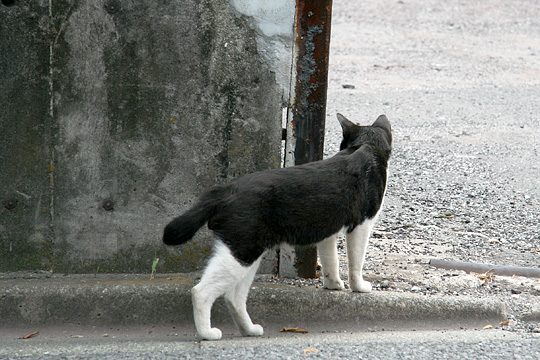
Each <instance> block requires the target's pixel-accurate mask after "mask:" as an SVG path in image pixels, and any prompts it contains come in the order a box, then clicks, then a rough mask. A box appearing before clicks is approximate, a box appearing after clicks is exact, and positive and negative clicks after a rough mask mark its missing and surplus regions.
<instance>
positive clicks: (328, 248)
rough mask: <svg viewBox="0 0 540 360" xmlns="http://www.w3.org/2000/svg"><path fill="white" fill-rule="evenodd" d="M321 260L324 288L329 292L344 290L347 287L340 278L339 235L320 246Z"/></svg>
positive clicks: (322, 242) (318, 245) (331, 237)
mask: <svg viewBox="0 0 540 360" xmlns="http://www.w3.org/2000/svg"><path fill="white" fill-rule="evenodd" d="M317 250H318V251H319V259H320V261H321V266H322V272H323V286H324V288H325V289H329V290H343V289H345V285H344V283H343V280H341V278H340V277H339V258H338V252H337V234H334V235H332V236H330V237H328V238H326V239H324V240H323V241H321V242H320V243H319V244H317Z"/></svg>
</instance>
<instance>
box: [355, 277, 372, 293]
mask: <svg viewBox="0 0 540 360" xmlns="http://www.w3.org/2000/svg"><path fill="white" fill-rule="evenodd" d="M350 285H351V290H352V291H354V292H361V293H369V292H371V289H372V286H371V283H370V282H369V281H366V280H360V281H354V282H351V284H350Z"/></svg>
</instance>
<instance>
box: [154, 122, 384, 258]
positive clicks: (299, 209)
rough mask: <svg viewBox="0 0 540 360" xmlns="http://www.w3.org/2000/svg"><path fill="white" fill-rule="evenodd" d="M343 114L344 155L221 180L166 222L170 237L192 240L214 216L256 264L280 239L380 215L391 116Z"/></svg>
mask: <svg viewBox="0 0 540 360" xmlns="http://www.w3.org/2000/svg"><path fill="white" fill-rule="evenodd" d="M338 119H339V121H340V123H341V126H342V128H343V141H342V142H341V146H340V150H341V151H340V152H339V153H338V154H337V155H335V156H334V157H332V158H329V159H326V160H321V161H315V162H311V163H308V164H304V165H300V166H294V167H289V168H283V169H274V170H266V171H260V172H256V173H253V174H249V175H245V176H242V177H240V178H238V179H235V180H234V181H232V182H231V183H229V184H227V185H220V186H215V187H214V188H212V189H211V190H210V191H208V192H206V193H205V194H203V195H202V196H201V198H200V199H199V201H198V203H197V204H196V205H195V206H193V207H192V208H191V209H189V210H188V211H187V212H185V213H184V214H183V215H181V216H180V217H177V218H176V219H174V220H173V221H172V222H171V223H169V224H168V225H167V226H166V227H165V232H164V235H163V241H164V243H165V244H167V245H178V244H182V243H185V242H187V241H188V240H190V239H191V238H192V237H193V236H194V235H195V233H196V232H197V230H198V229H199V228H200V227H202V226H203V225H204V224H205V223H206V222H208V228H209V229H211V230H213V231H214V233H215V234H216V235H217V236H218V237H219V238H221V239H222V240H223V242H224V243H225V244H227V246H228V247H229V249H230V250H231V251H232V253H233V255H234V256H235V258H236V259H238V260H239V261H240V262H241V263H243V264H245V265H249V264H251V263H253V262H254V261H255V260H257V258H259V256H260V255H261V254H262V253H263V252H264V251H265V250H266V249H268V248H271V247H273V246H275V245H277V244H279V243H282V242H287V243H289V244H293V245H307V244H313V243H317V242H319V241H322V240H324V239H325V238H326V237H328V236H330V235H333V234H335V233H336V232H338V231H339V230H340V229H341V228H343V227H345V228H346V229H347V231H349V232H350V231H352V230H353V229H354V228H355V227H356V226H357V225H358V224H361V223H362V222H364V221H365V220H366V219H371V218H373V217H374V216H375V215H376V214H377V212H378V210H379V208H380V206H381V203H382V199H383V196H384V191H385V188H386V173H387V172H386V169H387V166H388V159H389V157H390V152H391V146H392V133H391V127H390V122H389V121H388V119H387V118H386V116H384V115H381V116H379V118H378V119H377V120H376V121H375V123H373V125H371V126H359V125H356V124H353V123H352V122H350V121H349V120H347V119H346V118H345V117H344V116H342V115H341V114H338Z"/></svg>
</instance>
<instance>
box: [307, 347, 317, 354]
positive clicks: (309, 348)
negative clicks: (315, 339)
mask: <svg viewBox="0 0 540 360" xmlns="http://www.w3.org/2000/svg"><path fill="white" fill-rule="evenodd" d="M318 352H319V350H317V349H315V348H312V347H308V348H305V349H304V355H309V354H316V353H318Z"/></svg>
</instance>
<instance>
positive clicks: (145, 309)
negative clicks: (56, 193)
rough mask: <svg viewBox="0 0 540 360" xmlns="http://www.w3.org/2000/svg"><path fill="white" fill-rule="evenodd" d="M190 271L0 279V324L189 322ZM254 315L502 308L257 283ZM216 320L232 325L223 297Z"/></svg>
mask: <svg viewBox="0 0 540 360" xmlns="http://www.w3.org/2000/svg"><path fill="white" fill-rule="evenodd" d="M194 279H195V277H194V276H192V275H180V274H174V275H173V274H169V275H160V276H158V277H156V278H155V279H153V280H150V278H149V275H100V276H94V275H70V276H52V277H47V278H42V279H20V278H19V279H6V278H0V326H10V325H36V324H48V325H54V324H81V325H147V324H161V325H168V324H171V325H187V324H192V312H191V311H192V310H191V295H190V289H191V287H192V286H193V283H194ZM248 309H249V312H250V314H251V317H252V318H253V319H254V320H255V321H257V322H260V323H262V324H263V325H264V324H268V323H277V324H283V326H287V325H294V324H304V325H308V324H310V323H312V322H319V323H320V322H322V321H324V322H329V323H342V322H348V323H351V322H352V323H356V324H359V325H360V324H361V325H363V326H366V327H385V328H391V327H395V328H398V327H410V326H411V324H414V328H425V327H433V326H435V327H440V328H442V327H456V326H458V327H468V326H480V325H485V324H486V323H490V322H491V323H498V321H500V320H502V319H504V318H505V317H506V309H505V306H504V305H503V304H502V303H500V302H496V301H484V300H482V301H480V300H477V299H473V298H466V297H436V296H422V295H415V294H403V293H393V292H377V291H375V292H373V293H371V294H357V293H352V292H350V291H342V292H338V291H326V290H323V289H317V288H314V287H294V286H289V285H277V284H269V283H261V282H259V283H257V282H256V283H254V285H253V288H252V290H251V292H250V296H249V300H248ZM213 321H215V322H216V323H220V322H227V323H228V322H231V320H230V318H229V315H228V312H227V309H226V307H225V306H224V304H223V302H219V301H218V302H217V303H216V304H215V306H214V309H213Z"/></svg>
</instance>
